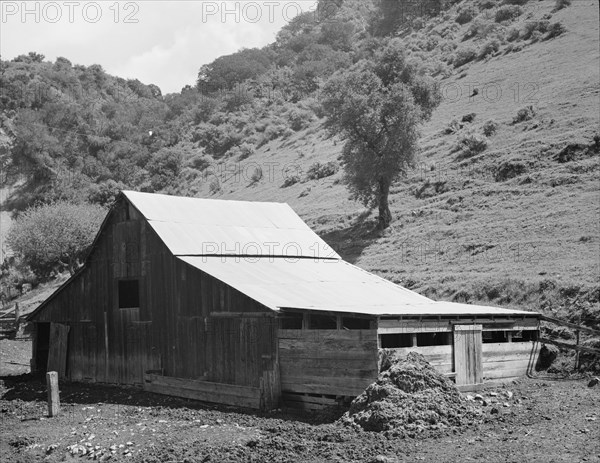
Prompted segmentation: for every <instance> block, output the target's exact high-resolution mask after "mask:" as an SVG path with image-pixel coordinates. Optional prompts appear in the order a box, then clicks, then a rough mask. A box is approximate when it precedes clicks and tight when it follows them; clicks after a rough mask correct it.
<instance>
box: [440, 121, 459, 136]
mask: <svg viewBox="0 0 600 463" xmlns="http://www.w3.org/2000/svg"><path fill="white" fill-rule="evenodd" d="M460 129H462V124H461V123H460V122H458V121H457V120H456V119H452V120H451V121H450V122H448V125H447V127H446V128H445V129H444V133H445V134H446V135H450V134H451V133H456V132H458V131H459V130H460Z"/></svg>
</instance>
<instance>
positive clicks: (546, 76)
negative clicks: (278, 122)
mask: <svg viewBox="0 0 600 463" xmlns="http://www.w3.org/2000/svg"><path fill="white" fill-rule="evenodd" d="M554 6H555V2H554V1H551V0H542V1H540V2H529V3H528V4H526V5H524V6H523V8H524V10H525V11H524V13H523V15H522V16H521V17H520V18H519V19H517V20H516V22H514V23H513V26H514V27H515V28H524V27H525V26H526V25H527V23H528V22H531V21H536V20H537V19H539V18H542V17H543V16H544V15H549V14H551V15H552V16H551V22H560V23H562V24H563V25H564V26H565V28H566V32H565V33H563V34H562V35H559V36H558V37H555V38H552V39H549V40H537V41H534V42H532V41H531V40H529V41H521V45H520V47H522V50H521V51H518V52H514V51H513V52H510V53H508V54H506V49H505V48H502V49H500V50H499V51H498V52H497V53H495V54H492V55H491V56H488V57H487V58H486V59H485V60H483V61H477V62H473V63H470V64H467V65H465V66H463V67H462V68H460V69H459V70H458V72H455V73H454V74H453V75H451V76H450V77H447V78H443V79H442V80H441V81H440V85H441V88H442V90H443V93H444V96H445V98H444V101H443V103H442V104H441V106H440V107H439V108H438V110H437V111H436V112H435V113H434V116H433V118H432V120H431V121H430V122H429V123H428V124H427V126H426V127H424V130H423V136H422V139H421V146H422V150H421V151H422V152H421V159H420V165H419V166H417V167H416V168H415V170H414V171H413V172H411V173H410V174H409V176H408V178H406V179H403V180H401V181H399V182H397V184H396V185H395V186H394V188H393V190H392V194H391V204H392V208H393V215H394V222H393V224H392V227H391V229H389V230H388V231H386V232H385V233H383V234H377V233H374V232H373V231H372V225H373V221H374V219H375V214H376V212H375V211H369V210H367V209H365V208H364V207H362V206H361V205H360V204H358V203H355V202H353V201H350V200H349V199H347V196H348V194H347V191H346V190H345V187H344V186H343V183H342V182H341V181H340V180H341V179H342V172H338V173H337V174H335V175H333V176H329V177H325V178H322V179H319V180H306V178H305V173H306V171H307V170H308V169H309V167H310V166H311V165H312V164H314V163H315V162H321V163H324V162H327V161H335V160H336V158H337V157H338V156H339V154H340V152H341V148H342V146H343V142H341V141H339V140H335V139H331V138H328V136H327V134H326V133H325V132H324V131H323V130H322V127H321V123H320V122H315V123H313V124H312V125H311V126H310V127H309V128H308V129H305V130H303V131H300V132H298V133H295V134H294V135H292V136H291V137H289V138H287V139H285V140H274V141H271V142H269V143H267V144H266V145H264V146H263V147H261V148H260V149H258V150H257V152H256V153H255V154H254V155H253V156H252V157H251V158H249V159H246V160H244V161H241V162H240V163H239V164H236V162H235V160H231V159H230V160H228V161H224V164H223V165H221V169H222V170H221V173H222V172H227V171H229V173H227V174H226V175H221V182H220V186H221V190H220V191H219V192H218V193H217V194H216V195H214V196H217V197H222V198H231V199H250V200H257V201H261V200H268V201H285V202H288V203H289V204H290V205H291V206H292V207H293V208H294V209H295V210H296V211H298V212H299V213H300V215H301V216H302V217H303V218H304V219H305V220H306V221H307V222H308V223H309V224H310V225H311V226H312V227H313V228H315V229H316V230H317V231H318V232H319V233H320V234H321V235H322V236H323V237H324V238H325V239H326V240H327V241H328V242H329V243H330V244H331V245H332V246H333V247H334V248H335V249H336V250H337V251H338V252H340V253H341V254H342V255H343V256H344V257H346V258H347V259H349V260H350V261H352V262H355V263H356V264H358V265H360V266H362V267H364V268H366V269H368V270H371V271H375V272H376V273H379V274H381V275H383V276H385V277H387V278H389V279H391V280H393V281H396V282H399V283H402V284H404V285H407V286H409V287H413V288H415V289H417V290H419V291H421V292H424V293H426V294H428V295H432V296H434V297H438V298H445V299H454V300H467V301H475V300H479V301H482V302H484V303H486V302H487V303H491V304H503V305H509V306H510V305H513V306H519V307H529V308H534V309H543V310H548V311H552V312H554V313H557V311H558V312H563V311H564V310H565V309H566V310H569V309H570V308H572V307H571V306H572V304H575V305H577V304H580V305H579V306H577V308H578V309H580V311H581V310H583V311H584V312H585V313H586V314H587V313H588V312H590V311H591V312H593V313H594V314H593V315H592V316H590V317H591V318H596V317H597V313H596V312H598V309H597V301H598V293H599V291H598V275H600V268H599V263H600V258H599V256H600V230H599V217H600V201H599V199H600V198H599V189H598V182H597V178H598V171H599V169H598V167H599V166H598V146H597V145H596V146H595V147H594V146H593V143H594V142H593V137H594V135H595V134H597V133H598V123H599V116H598V107H599V93H598V92H599V85H598V84H599V72H598V69H599V64H600V63H599V54H600V53H599V39H598V32H599V31H598V23H599V22H598V8H597V7H598V3H597V1H594V0H589V1H584V0H581V1H576V2H573V4H572V5H571V6H569V7H567V8H564V9H561V10H559V11H557V12H554V13H553V12H552V10H553V9H554ZM438 22H439V20H438ZM447 23H448V20H446V21H445V22H443V23H441V24H438V26H436V28H442V27H445V25H446V24H447ZM456 27H459V29H458V30H456V32H455V35H456V36H462V35H463V34H464V33H465V32H466V31H467V30H468V28H469V24H468V23H467V24H464V25H463V26H456ZM468 43H474V44H475V45H477V44H478V43H479V42H478V41H476V40H475V39H473V40H471V41H468V42H467V44H468ZM475 88H476V89H477V95H475V96H471V95H472V94H473V93H474V92H473V90H474V89H475ZM530 106H531V110H525V111H523V112H522V113H523V115H524V116H525V117H523V119H527V118H528V117H530V119H529V120H523V121H521V122H514V119H515V118H517V114H518V113H519V110H521V109H524V108H528V107H530ZM471 113H474V114H475V117H474V119H473V121H472V122H464V123H463V122H460V121H461V120H462V117H463V116H465V115H468V114H471ZM453 119H456V120H457V122H458V124H457V127H459V126H460V125H462V126H463V127H462V128H461V129H458V131H457V132H455V133H446V132H448V131H447V130H446V129H447V128H448V126H449V124H450V122H451V121H452V120H453ZM467 119H468V118H467ZM487 121H494V122H495V124H493V123H488V124H487V125H488V126H490V125H491V126H494V125H496V126H497V127H496V131H495V133H493V134H490V136H489V137H484V140H485V141H486V142H487V147H485V149H484V150H483V151H479V152H477V150H476V149H475V150H471V151H468V152H465V151H464V150H463V151H461V150H460V149H459V150H457V145H459V140H460V139H461V138H465V137H468V136H469V135H470V134H477V137H479V136H480V135H481V134H483V126H484V124H485V123H486V122H487ZM457 127H456V128H457ZM492 132H493V130H492ZM488 133H489V131H488ZM459 146H460V145H459ZM258 166H260V167H261V168H262V170H263V176H262V178H261V180H260V181H258V182H253V181H252V180H251V176H252V173H253V172H254V169H255V168H256V167H258ZM236 169H238V171H241V173H240V172H238V173H237V174H236V173H233V171H234V170H236ZM217 170H218V169H217ZM295 173H299V177H300V179H301V181H300V182H298V183H295V184H293V185H291V186H287V187H285V188H284V187H282V184H283V183H284V180H285V178H286V176H290V175H293V174H295ZM209 181H210V177H207V178H206V181H205V182H204V187H205V188H206V191H204V192H203V194H205V195H206V196H210V192H209V190H208V186H209ZM575 298H577V299H576V300H575ZM594 301H595V302H596V304H595V306H596V308H594V307H593V306H592V307H591V308H590V306H589V305H590V303H593V302H594ZM584 318H585V314H584Z"/></svg>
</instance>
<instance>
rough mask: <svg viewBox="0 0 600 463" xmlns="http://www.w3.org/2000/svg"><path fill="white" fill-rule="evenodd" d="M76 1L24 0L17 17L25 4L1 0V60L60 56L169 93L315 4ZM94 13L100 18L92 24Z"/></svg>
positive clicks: (257, 44) (262, 42) (262, 39)
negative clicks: (71, 4)
mask: <svg viewBox="0 0 600 463" xmlns="http://www.w3.org/2000/svg"><path fill="white" fill-rule="evenodd" d="M51 3H53V4H55V5H58V8H60V9H61V13H62V16H61V18H60V20H58V21H57V22H54V23H53V22H50V20H53V19H54V18H56V17H57V15H56V11H57V7H56V6H55V5H51V6H49V5H50V4H51ZM76 3H78V5H77V6H74V7H69V2H60V1H58V2H27V8H28V10H29V11H30V13H29V14H26V15H25V16H22V14H23V11H22V10H21V6H22V4H23V2H6V1H4V2H1V4H2V18H1V21H2V23H1V24H0V26H1V27H0V53H1V54H2V59H12V58H14V57H15V56H17V55H20V54H24V53H27V52H29V51H36V52H38V53H42V54H44V55H45V56H46V58H47V59H50V60H55V59H56V58H57V57H58V56H63V57H65V58H67V59H69V60H71V61H72V62H73V63H77V64H84V65H90V64H100V65H102V67H103V68H104V69H105V70H106V71H107V72H109V73H111V74H115V75H119V76H121V77H126V78H137V79H139V80H141V81H142V82H144V83H154V84H156V85H158V86H159V87H160V88H161V89H162V91H163V93H168V92H174V91H179V90H180V89H181V88H182V87H183V86H185V85H187V84H190V85H193V84H194V83H195V80H196V75H197V73H198V69H199V68H200V66H201V65H202V64H206V63H208V62H210V61H212V60H214V59H215V58H217V57H219V56H221V55H225V54H230V53H233V52H235V51H237V50H239V49H240V48H242V47H246V48H253V47H261V46H264V45H266V44H267V43H270V42H272V41H274V39H275V34H276V33H277V31H278V30H279V29H280V28H281V27H282V26H283V25H284V24H285V23H286V22H287V20H289V19H290V18H291V17H292V16H293V15H294V14H296V13H297V12H299V11H300V9H303V10H304V11H306V10H308V9H312V8H314V1H312V0H310V1H306V0H300V1H287V0H285V1H281V2H269V1H257V2H243V1H241V2H237V1H230V2H222V1H217V2H212V1H193V2H192V1H179V2H176V1H142V2H124V1H122V2H114V1H110V2H88V1H81V2H76ZM93 3H97V4H98V5H99V6H100V10H98V8H97V7H96V6H94V5H92V4H93ZM36 4H38V5H39V7H36V6H35V5H36ZM115 4H116V5H117V6H118V8H117V7H115ZM7 5H8V6H7ZM15 8H16V9H17V11H16V12H15V11H14V10H15ZM36 8H37V12H36ZM69 8H71V10H70V9H69ZM98 11H100V17H99V18H98V20H97V21H96V22H91V21H90V20H91V19H94V17H95V16H97V14H96V13H97V12H98ZM9 13H13V14H9ZM69 13H71V18H69ZM259 16H260V19H258V18H259ZM69 19H72V21H70V20H69ZM127 19H128V20H129V21H137V22H126V20H127ZM36 20H37V22H36ZM115 20H116V22H115Z"/></svg>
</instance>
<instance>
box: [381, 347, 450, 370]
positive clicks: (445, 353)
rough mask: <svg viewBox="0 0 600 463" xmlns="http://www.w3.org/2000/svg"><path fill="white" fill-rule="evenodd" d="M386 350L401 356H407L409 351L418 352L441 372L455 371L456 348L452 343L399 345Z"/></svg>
mask: <svg viewBox="0 0 600 463" xmlns="http://www.w3.org/2000/svg"><path fill="white" fill-rule="evenodd" d="M385 350H387V351H391V352H394V353H395V354H396V355H398V356H399V357H405V356H406V355H408V353H409V352H416V353H417V354H421V355H422V356H423V357H425V359H426V360H427V361H428V362H429V363H431V365H432V366H434V367H435V369H436V370H438V371H439V372H440V373H444V374H448V373H453V372H454V349H453V348H452V346H451V345H447V346H422V347H398V348H388V349H385Z"/></svg>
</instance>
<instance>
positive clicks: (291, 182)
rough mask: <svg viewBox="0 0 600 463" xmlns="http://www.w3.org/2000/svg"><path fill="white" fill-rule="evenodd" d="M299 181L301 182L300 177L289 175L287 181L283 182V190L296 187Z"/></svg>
mask: <svg viewBox="0 0 600 463" xmlns="http://www.w3.org/2000/svg"><path fill="white" fill-rule="evenodd" d="M299 181H300V176H299V175H288V176H287V177H286V178H285V180H284V181H283V184H282V185H281V188H287V187H289V186H292V185H295V184H296V183H298V182H299Z"/></svg>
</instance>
